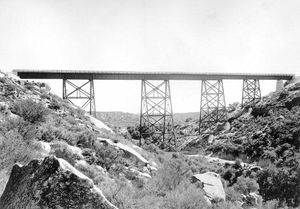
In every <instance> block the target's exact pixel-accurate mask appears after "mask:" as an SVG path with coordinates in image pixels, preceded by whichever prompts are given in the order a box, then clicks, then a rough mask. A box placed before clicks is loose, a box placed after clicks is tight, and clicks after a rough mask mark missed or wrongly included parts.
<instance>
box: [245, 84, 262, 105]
mask: <svg viewBox="0 0 300 209" xmlns="http://www.w3.org/2000/svg"><path fill="white" fill-rule="evenodd" d="M260 98H261V91H260V85H259V80H258V79H243V93H242V107H245V106H246V105H248V104H249V103H251V102H253V101H255V100H259V99H260Z"/></svg>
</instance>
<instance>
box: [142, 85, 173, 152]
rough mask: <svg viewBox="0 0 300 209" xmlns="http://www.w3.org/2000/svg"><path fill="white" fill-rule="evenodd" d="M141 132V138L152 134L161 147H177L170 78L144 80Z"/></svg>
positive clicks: (154, 140) (153, 140)
mask: <svg viewBox="0 0 300 209" xmlns="http://www.w3.org/2000/svg"><path fill="white" fill-rule="evenodd" d="M140 133H141V138H146V137H148V136H150V135H152V143H155V144H157V145H158V146H159V147H161V148H168V149H171V150H172V149H173V150H175V149H176V136H175V130H174V121H173V111H172V103H171V92H170V83H169V80H164V81H153V82H149V81H148V80H142V89H141V113H140ZM140 143H141V140H140Z"/></svg>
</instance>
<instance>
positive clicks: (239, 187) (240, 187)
mask: <svg viewBox="0 0 300 209" xmlns="http://www.w3.org/2000/svg"><path fill="white" fill-rule="evenodd" d="M233 188H234V190H235V191H237V192H239V193H241V194H244V195H247V194H249V193H250V192H255V191H257V190H258V189H259V185H258V184H257V182H256V181H255V180H254V179H251V178H249V177H247V178H245V177H243V176H240V177H238V179H237V182H236V183H235V184H234V185H233Z"/></svg>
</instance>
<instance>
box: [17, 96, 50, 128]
mask: <svg viewBox="0 0 300 209" xmlns="http://www.w3.org/2000/svg"><path fill="white" fill-rule="evenodd" d="M11 111H12V112H13V113H14V114H17V115H19V116H20V117H22V118H23V119H24V120H25V121H28V122H30V123H38V122H43V121H45V118H46V116H47V114H48V113H49V112H48V109H47V108H45V107H44V105H43V104H41V103H37V102H35V101H33V100H32V99H26V100H19V101H16V102H15V103H14V104H13V106H12V110H11Z"/></svg>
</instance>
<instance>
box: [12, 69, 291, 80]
mask: <svg viewBox="0 0 300 209" xmlns="http://www.w3.org/2000/svg"><path fill="white" fill-rule="evenodd" d="M14 72H16V73H17V75H18V76H19V77H20V78H23V79H64V78H65V79H94V80H217V79H259V80H290V79H292V78H293V76H294V75H293V74H275V73H272V74H248V73H200V72H199V73H189V72H142V71H141V72H138V71H124V72H123V71H85V70H25V69H15V70H14Z"/></svg>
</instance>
